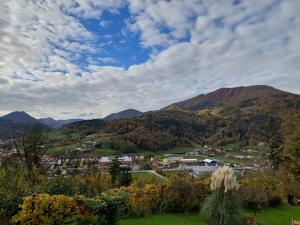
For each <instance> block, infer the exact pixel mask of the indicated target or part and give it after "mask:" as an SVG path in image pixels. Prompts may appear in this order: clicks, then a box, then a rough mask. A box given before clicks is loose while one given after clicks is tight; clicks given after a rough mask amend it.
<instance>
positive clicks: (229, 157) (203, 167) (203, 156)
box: [0, 139, 268, 178]
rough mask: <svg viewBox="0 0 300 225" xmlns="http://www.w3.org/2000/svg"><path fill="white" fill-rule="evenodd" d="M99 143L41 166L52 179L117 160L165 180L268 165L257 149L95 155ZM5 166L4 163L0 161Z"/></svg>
mask: <svg viewBox="0 0 300 225" xmlns="http://www.w3.org/2000/svg"><path fill="white" fill-rule="evenodd" d="M96 144H97V143H96V142H95V141H86V142H84V143H81V144H79V143H77V147H74V148H73V149H71V150H70V148H69V151H68V153H66V152H64V153H63V154H61V155H58V156H51V155H50V154H44V155H43V156H42V157H41V162H40V163H41V165H42V166H43V167H45V168H47V170H48V173H49V175H51V176H52V175H64V176H69V175H71V174H73V173H85V172H86V171H87V170H88V169H90V168H92V169H94V170H96V171H97V170H98V171H107V170H108V169H109V167H110V165H111V163H112V161H113V159H114V158H117V159H118V161H119V163H120V166H121V167H123V168H127V169H128V171H130V172H131V173H139V172H143V173H147V172H148V173H151V174H154V175H156V176H158V177H160V178H164V174H165V172H167V173H174V174H176V173H186V174H190V175H192V176H201V175H203V174H211V173H213V172H214V171H215V170H216V169H217V168H218V167H220V166H223V165H227V166H230V167H232V168H233V169H234V170H236V171H237V172H240V173H243V172H244V171H246V170H262V169H263V168H265V167H266V166H268V164H267V163H266V161H265V160H263V157H264V155H263V153H262V152H261V151H257V150H255V149H250V148H247V149H242V150H239V151H236V150H233V149H230V148H218V147H212V146H208V145H203V146H200V145H198V146H197V147H198V148H189V149H186V148H182V149H180V148H178V149H176V151H174V152H172V151H170V152H169V153H159V152H157V153H153V152H151V153H149V152H145V153H143V152H141V153H130V154H121V153H117V154H111V155H109V154H104V155H103V156H102V155H101V149H100V154H98V155H95V154H91V149H95V148H96V147H95V146H96ZM264 145H265V143H263V142H261V143H259V144H258V145H257V146H256V148H263V147H264ZM12 157H13V158H16V159H18V156H17V150H16V148H15V147H14V140H13V139H9V140H0V158H1V160H4V159H5V158H12ZM0 163H1V161H0Z"/></svg>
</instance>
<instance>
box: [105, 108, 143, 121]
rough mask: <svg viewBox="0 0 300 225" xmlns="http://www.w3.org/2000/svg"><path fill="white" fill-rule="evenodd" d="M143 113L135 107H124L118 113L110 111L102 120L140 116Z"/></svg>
mask: <svg viewBox="0 0 300 225" xmlns="http://www.w3.org/2000/svg"><path fill="white" fill-rule="evenodd" d="M142 114H143V113H142V112H140V111H138V110H136V109H126V110H124V111H121V112H118V113H112V114H110V115H108V116H106V117H105V118H104V120H118V119H130V118H135V117H138V116H141V115H142Z"/></svg>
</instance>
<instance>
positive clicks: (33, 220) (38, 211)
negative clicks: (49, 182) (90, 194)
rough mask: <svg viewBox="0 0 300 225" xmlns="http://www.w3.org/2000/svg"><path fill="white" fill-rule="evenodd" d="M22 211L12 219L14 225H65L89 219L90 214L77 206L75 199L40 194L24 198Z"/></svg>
mask: <svg viewBox="0 0 300 225" xmlns="http://www.w3.org/2000/svg"><path fill="white" fill-rule="evenodd" d="M20 207H21V211H20V212H19V213H18V214H17V215H15V216H14V217H13V219H12V221H13V222H14V223H19V224H21V225H23V224H24V225H25V224H44V225H48V224H49V225H52V224H55V223H56V224H64V223H65V222H66V221H65V220H66V219H67V220H68V221H69V222H77V221H80V220H81V219H85V218H88V217H89V216H90V213H89V212H88V211H87V210H86V209H84V208H83V207H82V206H80V205H78V204H77V201H76V200H75V199H74V198H71V197H67V196H64V195H48V194H40V195H36V196H35V195H33V196H28V197H25V198H24V201H23V204H22V205H21V206H20Z"/></svg>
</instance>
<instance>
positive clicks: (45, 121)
mask: <svg viewBox="0 0 300 225" xmlns="http://www.w3.org/2000/svg"><path fill="white" fill-rule="evenodd" d="M38 121H39V122H40V123H42V124H45V125H47V126H49V127H51V128H54V129H57V128H60V127H62V126H64V125H66V124H70V123H74V122H78V121H81V119H70V120H55V119H53V118H50V117H48V118H41V119H38Z"/></svg>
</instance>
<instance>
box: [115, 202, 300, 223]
mask: <svg viewBox="0 0 300 225" xmlns="http://www.w3.org/2000/svg"><path fill="white" fill-rule="evenodd" d="M246 215H250V216H253V214H251V213H250V212H247V213H246ZM256 218H257V222H258V225H291V220H292V218H294V219H298V220H300V207H291V206H284V207H281V208H279V209H267V210H263V211H260V212H259V213H258V214H257V217H256ZM203 224H204V222H203V218H202V217H201V216H200V215H199V214H191V215H185V214H163V215H161V214H158V215H153V216H148V217H143V218H134V219H124V220H122V221H121V222H120V225H203Z"/></svg>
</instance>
